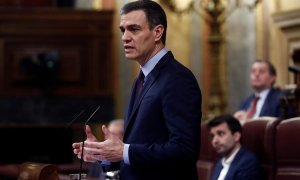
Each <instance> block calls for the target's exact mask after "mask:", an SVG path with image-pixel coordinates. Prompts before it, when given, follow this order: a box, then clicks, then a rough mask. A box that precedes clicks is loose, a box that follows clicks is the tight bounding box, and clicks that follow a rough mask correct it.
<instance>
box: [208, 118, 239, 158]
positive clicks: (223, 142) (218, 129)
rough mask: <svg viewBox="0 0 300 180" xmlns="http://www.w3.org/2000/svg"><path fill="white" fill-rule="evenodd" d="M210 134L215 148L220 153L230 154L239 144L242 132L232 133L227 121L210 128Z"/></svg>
mask: <svg viewBox="0 0 300 180" xmlns="http://www.w3.org/2000/svg"><path fill="white" fill-rule="evenodd" d="M210 136H211V140H212V141H211V142H212V146H213V148H214V149H215V150H216V152H217V153H218V154H221V155H223V156H229V155H230V154H231V153H232V151H233V150H234V149H235V147H237V146H238V144H239V141H240V137H241V134H240V133H239V132H235V133H234V134H232V133H231V131H230V129H229V127H228V125H227V123H225V122H224V123H222V124H219V125H218V126H215V127H212V128H211V129H210Z"/></svg>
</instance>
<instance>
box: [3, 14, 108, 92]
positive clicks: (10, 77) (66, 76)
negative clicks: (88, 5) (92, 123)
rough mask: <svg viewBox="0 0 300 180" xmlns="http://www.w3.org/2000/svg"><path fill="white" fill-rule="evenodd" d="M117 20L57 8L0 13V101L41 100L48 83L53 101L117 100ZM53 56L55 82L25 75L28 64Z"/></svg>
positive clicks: (106, 15) (37, 76)
mask: <svg viewBox="0 0 300 180" xmlns="http://www.w3.org/2000/svg"><path fill="white" fill-rule="evenodd" d="M112 16H113V12H112V11H88V10H82V11H79V10H71V9H58V8H56V9H55V8H53V9H50V8H49V9H48V8H36V9H34V8H33V9H32V8H31V9H2V10H0V95H41V94H43V93H44V92H43V88H41V85H43V86H44V88H47V81H49V80H51V81H52V80H53V81H52V83H54V84H51V88H52V90H51V94H52V95H78V96H86V95H88V96H97V95H104V96H110V95H112V83H111V81H110V79H111V77H112V73H113V68H112V63H111V52H112V51H111V42H112ZM53 51H55V52H57V53H58V54H59V68H58V71H57V73H56V74H51V77H49V76H50V75H48V77H47V78H45V77H41V76H39V75H32V74H27V73H25V72H24V71H22V70H21V64H22V61H24V59H25V58H33V57H35V56H37V55H38V54H41V53H49V52H53ZM54 76H57V79H54V78H55V77H54ZM43 78H44V79H43ZM41 83H42V84H41ZM45 86H46V87H45Z"/></svg>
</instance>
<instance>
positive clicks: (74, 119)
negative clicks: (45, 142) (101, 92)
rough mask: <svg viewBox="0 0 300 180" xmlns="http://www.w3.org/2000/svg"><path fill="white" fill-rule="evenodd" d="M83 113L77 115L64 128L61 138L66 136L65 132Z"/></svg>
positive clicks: (82, 111)
mask: <svg viewBox="0 0 300 180" xmlns="http://www.w3.org/2000/svg"><path fill="white" fill-rule="evenodd" d="M82 113H84V110H81V111H80V113H78V114H77V115H76V116H75V117H74V118H73V119H72V121H71V122H69V124H68V125H67V126H66V128H65V131H64V133H63V136H64V135H65V134H66V132H67V130H68V129H69V128H70V126H71V125H72V124H73V123H74V122H75V121H76V120H77V119H78V118H79V117H80V116H81V115H82Z"/></svg>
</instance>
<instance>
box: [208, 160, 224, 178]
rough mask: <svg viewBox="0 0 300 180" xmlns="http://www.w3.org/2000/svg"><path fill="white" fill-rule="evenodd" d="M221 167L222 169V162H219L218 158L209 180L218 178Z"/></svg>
mask: <svg viewBox="0 0 300 180" xmlns="http://www.w3.org/2000/svg"><path fill="white" fill-rule="evenodd" d="M222 169H223V166H222V163H221V160H220V161H218V163H217V164H216V167H215V169H214V171H213V174H212V178H211V180H218V178H219V175H220V173H221V171H222Z"/></svg>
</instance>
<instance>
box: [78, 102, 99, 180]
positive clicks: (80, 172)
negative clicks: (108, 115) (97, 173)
mask: <svg viewBox="0 0 300 180" xmlns="http://www.w3.org/2000/svg"><path fill="white" fill-rule="evenodd" d="M99 108H100V106H98V108H97V109H96V110H95V111H94V112H93V113H92V114H91V115H90V117H89V118H88V119H87V120H86V121H85V123H84V127H83V128H84V129H83V136H82V147H81V157H80V170H79V180H81V174H82V163H83V150H84V140H85V138H86V137H85V134H86V130H85V129H86V128H85V127H86V125H87V123H88V122H89V121H90V119H91V118H92V117H93V116H94V114H95V113H96V112H97V111H98V109H99Z"/></svg>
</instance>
